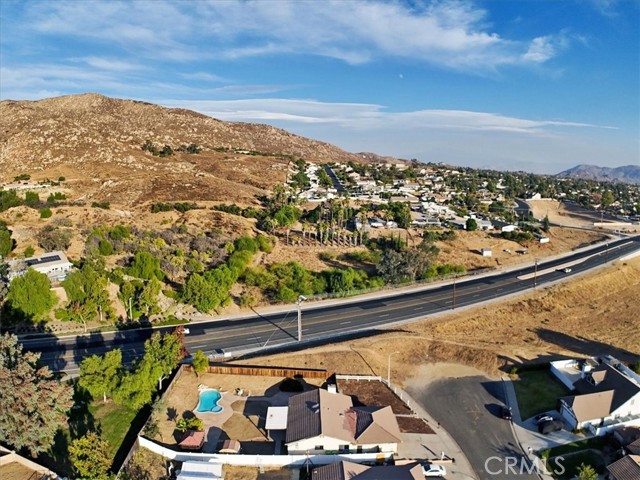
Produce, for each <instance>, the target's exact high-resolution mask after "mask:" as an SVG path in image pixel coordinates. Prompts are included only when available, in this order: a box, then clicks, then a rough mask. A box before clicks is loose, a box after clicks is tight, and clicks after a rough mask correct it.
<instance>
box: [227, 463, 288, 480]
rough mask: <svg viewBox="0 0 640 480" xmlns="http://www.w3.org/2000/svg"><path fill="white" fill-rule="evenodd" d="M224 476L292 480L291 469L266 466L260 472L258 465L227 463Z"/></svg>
mask: <svg viewBox="0 0 640 480" xmlns="http://www.w3.org/2000/svg"><path fill="white" fill-rule="evenodd" d="M223 471H224V478H225V479H227V480H291V478H292V476H291V473H292V472H291V470H287V469H269V468H265V471H264V472H263V473H260V472H259V470H258V469H257V468H256V467H237V466H233V465H225V466H224V467H223ZM296 478H297V477H296Z"/></svg>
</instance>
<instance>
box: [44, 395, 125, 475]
mask: <svg viewBox="0 0 640 480" xmlns="http://www.w3.org/2000/svg"><path fill="white" fill-rule="evenodd" d="M80 405H81V408H76V409H73V410H71V412H70V414H69V424H68V428H66V429H65V430H60V431H58V434H57V435H56V438H55V443H54V444H53V446H52V447H51V448H50V450H49V452H48V454H47V455H43V456H42V457H41V461H42V463H43V464H45V465H46V466H47V467H49V468H51V469H52V470H54V471H55V472H57V473H59V474H61V475H67V476H69V475H71V473H72V470H71V463H70V462H69V450H68V448H69V444H70V443H71V441H72V439H75V438H78V437H81V436H83V435H84V434H85V433H86V432H87V431H89V430H93V431H95V430H99V431H100V432H101V434H102V437H103V438H105V439H107V440H108V441H109V446H110V453H111V457H112V458H113V457H115V455H116V452H117V451H118V449H119V448H120V445H121V444H122V441H123V440H124V438H125V436H126V435H127V432H128V431H129V429H130V428H131V424H132V422H133V420H134V418H135V416H136V414H137V411H135V410H132V409H130V408H128V407H126V406H123V405H117V404H115V403H114V402H113V401H109V402H107V403H104V404H103V403H102V402H101V401H93V402H91V403H89V404H88V405H87V404H82V403H81V404H80Z"/></svg>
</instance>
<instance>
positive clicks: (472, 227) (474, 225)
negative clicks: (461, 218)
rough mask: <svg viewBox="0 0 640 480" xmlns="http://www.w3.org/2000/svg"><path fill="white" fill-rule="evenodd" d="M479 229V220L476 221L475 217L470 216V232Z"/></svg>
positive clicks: (468, 229) (468, 226) (468, 227)
mask: <svg viewBox="0 0 640 480" xmlns="http://www.w3.org/2000/svg"><path fill="white" fill-rule="evenodd" d="M477 229H478V222H476V219H475V218H468V219H467V231H469V232H473V231H474V230H477Z"/></svg>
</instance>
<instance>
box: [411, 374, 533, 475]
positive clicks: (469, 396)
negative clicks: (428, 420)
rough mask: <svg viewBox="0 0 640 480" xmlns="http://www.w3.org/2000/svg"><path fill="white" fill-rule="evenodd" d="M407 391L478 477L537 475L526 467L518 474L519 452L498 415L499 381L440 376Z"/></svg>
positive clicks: (500, 401)
mask: <svg viewBox="0 0 640 480" xmlns="http://www.w3.org/2000/svg"><path fill="white" fill-rule="evenodd" d="M409 393H410V394H411V396H412V397H413V398H414V399H415V400H416V401H417V402H419V403H420V405H421V406H422V407H423V408H424V409H425V410H427V411H428V412H429V413H430V414H431V415H432V416H433V418H435V419H436V420H437V421H438V422H440V424H441V425H442V427H443V428H444V429H445V430H447V431H448V432H449V434H451V436H453V438H455V439H456V441H457V442H458V444H459V445H460V448H461V449H462V451H463V452H465V455H466V457H467V460H469V463H470V464H471V467H472V468H473V469H474V470H475V472H476V474H477V475H478V477H479V478H480V480H503V479H504V480H509V479H513V478H522V479H530V478H537V476H535V475H533V474H529V473H527V469H526V467H525V468H524V469H523V471H522V474H520V464H521V463H522V462H523V460H524V458H523V454H522V451H521V450H520V447H519V446H518V443H517V441H516V439H515V438H514V435H513V431H512V429H511V425H510V422H509V421H508V420H504V419H502V418H500V406H501V405H503V404H504V398H505V395H504V391H503V385H502V382H501V381H500V380H492V379H490V378H488V377H484V376H473V377H464V378H450V379H441V380H436V381H434V382H433V383H431V384H429V385H427V386H426V388H424V389H421V390H418V391H414V390H411V389H409ZM507 459H509V460H507ZM524 461H526V460H524ZM506 462H510V463H511V465H514V464H516V465H517V467H516V468H517V475H515V476H514V473H513V472H514V471H513V470H511V471H508V470H507V467H506ZM516 462H517V463H516ZM525 465H526V464H525ZM512 468H514V467H513V466H512Z"/></svg>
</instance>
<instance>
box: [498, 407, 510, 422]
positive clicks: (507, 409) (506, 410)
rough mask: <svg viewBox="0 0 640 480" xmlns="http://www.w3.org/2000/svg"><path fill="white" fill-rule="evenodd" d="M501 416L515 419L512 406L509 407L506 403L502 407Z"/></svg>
mask: <svg viewBox="0 0 640 480" xmlns="http://www.w3.org/2000/svg"><path fill="white" fill-rule="evenodd" d="M500 417H501V418H504V419H505V420H511V419H513V414H512V412H511V407H507V406H506V405H503V406H502V407H500Z"/></svg>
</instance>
